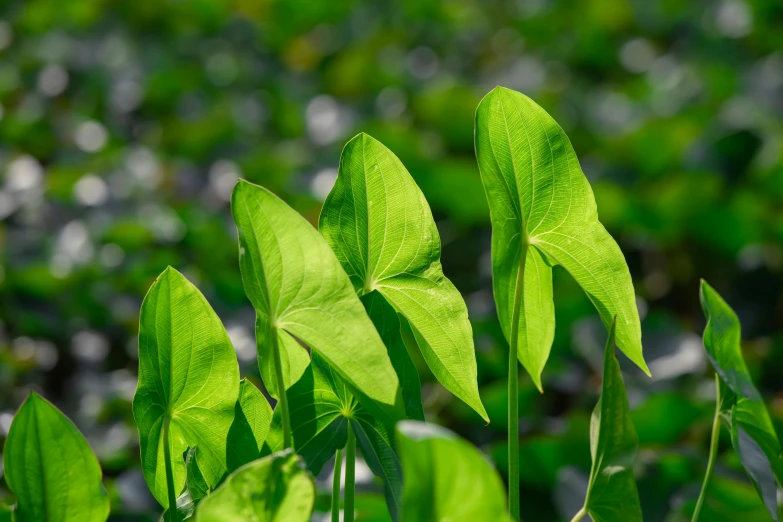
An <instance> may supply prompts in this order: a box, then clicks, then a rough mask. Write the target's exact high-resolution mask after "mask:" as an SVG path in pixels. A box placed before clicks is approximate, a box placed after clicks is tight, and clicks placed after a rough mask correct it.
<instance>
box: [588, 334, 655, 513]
mask: <svg viewBox="0 0 783 522" xmlns="http://www.w3.org/2000/svg"><path fill="white" fill-rule="evenodd" d="M614 346H615V324H614V322H612V324H611V325H610V327H609V339H608V341H607V342H606V350H605V351H604V382H603V386H602V388H601V398H600V399H599V400H598V404H597V405H596V407H595V410H593V417H592V419H591V422H590V452H591V454H592V457H593V467H592V469H591V470H590V482H589V483H588V486H587V496H586V497H585V505H584V509H585V511H586V512H587V513H588V514H589V515H590V516H591V517H592V519H593V521H594V522H616V521H618V520H622V521H623V522H641V521H642V510H641V506H640V504H639V492H638V491H637V489H636V482H634V478H633V463H634V458H635V457H636V450H637V448H638V446H639V440H638V438H637V437H636V431H635V430H634V427H633V421H632V420H631V411H630V408H629V407H628V396H627V395H626V393H625V386H624V385H623V376H622V374H621V373H620V364H619V363H618V361H617V358H616V357H615V354H614Z"/></svg>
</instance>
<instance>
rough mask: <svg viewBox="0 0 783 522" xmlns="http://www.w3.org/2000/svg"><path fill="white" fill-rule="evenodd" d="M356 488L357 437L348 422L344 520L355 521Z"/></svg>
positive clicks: (346, 521)
mask: <svg viewBox="0 0 783 522" xmlns="http://www.w3.org/2000/svg"><path fill="white" fill-rule="evenodd" d="M355 488H356V437H355V436H354V434H353V427H352V426H351V423H350V421H349V422H348V443H347V444H346V445H345V500H344V501H343V521H344V522H353V518H354V511H355V510H354V494H355V491H354V490H355Z"/></svg>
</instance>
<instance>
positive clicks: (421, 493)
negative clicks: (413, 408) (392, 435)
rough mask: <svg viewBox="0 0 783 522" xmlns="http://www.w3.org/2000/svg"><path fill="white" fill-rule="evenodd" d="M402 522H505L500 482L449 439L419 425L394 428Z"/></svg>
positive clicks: (465, 446)
mask: <svg viewBox="0 0 783 522" xmlns="http://www.w3.org/2000/svg"><path fill="white" fill-rule="evenodd" d="M397 449H398V451H399V453H400V458H401V460H402V469H403V476H404V478H405V481H404V484H403V493H402V517H401V520H404V521H405V522H441V521H446V520H448V521H449V522H473V521H476V520H492V521H498V522H505V521H509V520H510V518H509V516H508V513H507V509H508V507H507V503H506V494H505V488H504V486H503V482H502V481H501V479H500V476H499V475H498V473H497V471H496V470H495V469H494V468H493V467H492V465H491V464H490V463H489V461H488V460H487V458H486V457H485V456H484V455H482V454H481V453H480V452H479V451H478V450H477V449H476V448H474V447H473V446H471V445H470V444H469V443H468V442H466V441H464V440H462V439H460V438H459V437H457V436H456V435H455V434H454V433H452V432H450V431H448V430H446V429H445V428H441V427H439V426H435V425H432V424H425V423H423V422H418V421H402V422H400V423H398V424H397Z"/></svg>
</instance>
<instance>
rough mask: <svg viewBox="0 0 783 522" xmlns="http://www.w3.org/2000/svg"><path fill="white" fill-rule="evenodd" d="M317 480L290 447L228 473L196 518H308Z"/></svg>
mask: <svg viewBox="0 0 783 522" xmlns="http://www.w3.org/2000/svg"><path fill="white" fill-rule="evenodd" d="M314 501H315V484H314V483H313V479H312V478H311V477H310V476H309V475H308V473H307V471H305V469H304V467H303V466H302V465H301V460H300V458H299V457H298V456H297V455H295V454H293V453H291V452H290V451H285V452H280V453H274V454H272V455H269V456H267V457H264V458H262V459H259V460H256V461H254V462H251V463H250V464H247V465H245V466H243V467H241V468H239V469H238V470H236V471H235V472H234V473H232V474H231V475H229V477H228V478H227V479H226V481H225V482H224V483H223V484H222V485H221V486H220V487H219V488H218V489H216V490H215V492H214V493H212V494H211V495H209V496H208V497H206V498H205V499H204V500H202V501H201V503H200V504H199V505H198V508H197V509H196V517H195V520H196V522H226V521H228V520H237V521H239V520H241V521H243V522H307V521H308V520H310V514H311V513H312V511H313V503H314Z"/></svg>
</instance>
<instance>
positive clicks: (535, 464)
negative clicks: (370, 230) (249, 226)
mask: <svg viewBox="0 0 783 522" xmlns="http://www.w3.org/2000/svg"><path fill="white" fill-rule="evenodd" d="M497 84H500V85H504V86H506V87H509V88H512V89H516V90H519V91H522V92H524V93H526V94H527V95H529V96H531V97H532V98H534V99H535V100H536V101H537V102H538V103H539V104H540V105H542V106H543V107H544V108H545V109H546V110H548V111H549V112H550V113H551V114H552V115H553V116H554V117H555V119H556V120H557V121H558V122H559V123H560V124H561V125H562V126H563V128H564V129H565V130H566V132H567V133H568V135H569V137H570V138H571V140H572V142H573V144H574V147H575V149H576V151H577V154H578V155H579V157H580V160H581V163H582V167H583V170H584V171H585V174H586V175H587V177H588V178H589V179H590V181H591V183H592V185H593V189H594V191H595V195H596V199H597V202H598V208H599V214H600V217H601V220H602V221H603V222H604V224H605V225H606V226H607V228H608V229H609V230H610V232H611V233H612V234H613V235H614V237H615V238H616V239H617V240H618V242H619V243H620V245H621V247H622V249H623V251H624V252H625V256H626V259H627V260H628V264H629V266H630V269H631V273H632V275H633V278H634V284H635V287H636V292H637V295H638V305H639V311H640V313H641V315H642V318H643V321H642V327H643V341H644V347H645V354H646V357H647V359H648V362H649V365H650V369H651V370H652V373H653V380H652V381H650V380H649V379H647V378H646V377H644V376H643V375H641V373H640V372H639V371H637V370H635V369H634V368H633V367H632V366H631V365H625V366H624V367H625V369H627V371H628V373H626V374H625V379H626V384H627V386H628V393H629V396H630V402H631V406H632V408H633V410H634V416H635V421H636V428H637V430H638V432H639V438H640V441H641V447H640V452H639V456H638V459H637V470H636V471H637V477H638V481H639V489H640V495H641V499H642V502H643V508H644V512H645V519H646V520H648V521H667V522H674V521H678V520H685V519H686V518H684V517H687V516H688V514H689V513H690V510H692V508H693V504H694V502H695V498H696V496H697V494H698V490H699V486H700V482H701V479H702V476H703V472H704V468H705V465H706V449H707V445H708V438H709V429H710V422H711V415H712V411H713V397H714V390H713V381H712V378H711V371H710V370H708V369H707V365H706V361H705V357H704V354H703V348H702V346H701V340H700V334H701V330H702V328H703V326H704V320H703V317H702V314H701V309H700V307H699V302H698V281H699V278H700V277H703V278H705V279H707V280H708V281H709V282H710V283H711V284H712V285H713V286H714V287H715V288H716V289H717V290H718V291H720V292H721V293H723V295H724V297H725V298H726V299H727V300H728V301H729V303H730V304H731V305H732V306H733V307H734V308H735V309H736V310H737V312H738V314H739V315H740V318H741V320H742V324H743V339H744V344H743V348H744V351H745V355H746V357H747V360H748V364H749V366H750V368H751V372H752V373H753V374H754V376H755V377H756V380H757V382H758V384H759V386H760V388H761V389H762V391H763V393H764V395H765V397H766V398H767V399H768V404H769V407H770V409H771V412H772V415H773V417H774V419H775V421H776V422H777V423H778V426H779V427H780V428H783V385H781V382H783V248H782V245H783V119H781V116H783V3H781V2H780V0H758V1H754V2H750V1H745V0H721V1H719V0H715V1H707V0H698V1H682V0H582V1H578V2H577V1H575V0H574V1H565V0H562V1H555V0H516V1H504V2H503V1H495V0H453V1H436V0H397V1H395V2H373V3H362V2H358V1H343V0H332V1H330V2H317V1H314V0H266V1H265V0H232V1H223V0H191V1H186V0H161V1H157V2H140V1H134V2H131V1H126V0H113V1H110V0H71V1H67V2H63V1H61V0H22V1H13V0H10V1H9V0H6V1H5V2H3V3H2V7H0V359H1V364H0V436H2V435H4V434H5V433H6V432H7V430H8V427H9V425H10V422H11V419H12V416H13V412H14V411H15V410H16V408H17V407H18V406H19V404H20V403H21V401H22V400H23V399H24V398H25V396H26V394H27V393H28V392H29V390H30V389H37V390H40V391H42V392H43V393H44V395H45V396H46V397H47V398H49V399H51V400H52V401H53V402H54V403H55V404H57V405H58V406H59V407H61V408H62V409H63V410H64V411H65V412H66V413H67V414H68V415H70V416H71V417H72V418H73V419H74V421H75V422H76V424H77V425H78V426H79V428H80V429H81V430H82V431H83V432H84V433H85V435H86V436H87V438H88V439H89V440H90V442H91V444H92V447H93V448H94V450H95V451H96V453H97V454H98V457H99V459H100V460H101V463H102V465H103V468H104V470H105V475H106V479H105V482H106V485H107V489H108V490H109V491H110V493H111V495H112V511H113V515H112V520H116V521H120V520H128V521H130V520H154V514H155V513H156V510H157V506H156V504H155V502H154V500H152V498H151V496H150V495H149V494H148V493H147V490H146V486H145V484H144V480H143V478H142V475H141V472H140V470H139V451H138V436H137V433H136V429H135V426H134V424H133V419H132V416H131V408H130V401H131V399H132V396H133V393H134V390H135V386H136V370H137V364H138V363H137V360H136V357H137V344H136V343H137V339H136V335H137V328H138V310H139V307H140V305H141V300H142V298H143V296H144V294H145V292H146V290H147V288H148V287H149V285H150V284H151V283H152V281H153V279H154V278H155V277H156V276H157V274H158V273H160V272H161V271H162V270H163V269H164V268H165V267H166V266H167V265H172V266H174V267H176V268H178V269H180V270H181V271H183V272H184V273H185V274H186V275H187V276H188V277H189V278H190V279H191V280H192V281H193V282H194V283H196V284H197V285H198V287H199V288H200V289H201V290H202V291H203V292H204V294H205V295H206V296H207V298H208V299H209V301H210V302H211V304H212V305H213V307H214V308H215V309H216V311H217V312H218V314H219V315H220V317H221V319H222V320H223V322H224V324H225V325H226V328H227V329H228V331H229V334H230V336H231V338H232V340H233V341H234V346H235V348H236V350H237V354H238V356H239V360H240V364H241V366H242V369H243V373H244V374H245V375H247V376H249V377H250V378H251V379H252V380H254V382H256V383H257V384H259V385H260V381H259V379H258V370H257V367H256V363H255V346H254V339H253V312H252V309H251V307H250V303H249V302H248V301H247V299H246V298H245V296H244V293H243V291H242V285H241V281H240V275H239V266H238V261H237V242H236V231H235V228H234V225H233V222H232V220H231V217H230V214H229V208H228V199H229V195H230V192H231V189H232V187H233V184H234V183H235V181H236V179H237V178H238V177H242V178H246V179H248V180H250V181H253V182H255V183H259V184H262V185H264V186H266V187H268V188H269V189H271V190H273V191H274V192H275V193H277V194H278V195H280V196H281V197H283V198H284V199H285V200H286V201H287V202H288V203H289V204H291V205H292V206H293V207H294V208H296V209H297V210H298V211H300V212H301V213H302V214H304V215H305V216H306V217H307V218H308V219H309V220H310V221H311V222H313V223H315V222H316V220H317V216H318V213H319V211H320V208H321V204H322V201H323V199H324V198H325V196H326V194H327V193H328V191H329V189H330V188H331V185H332V183H333V181H334V178H335V175H336V173H337V170H336V168H337V164H338V160H339V154H340V150H341V147H342V145H343V144H344V143H345V142H346V141H347V140H348V139H349V138H350V137H351V136H353V135H354V134H355V133H357V132H359V131H365V132H368V133H370V134H371V135H373V136H375V137H376V138H378V139H380V140H381V141H382V142H383V143H385V144H386V145H387V146H388V147H389V148H391V150H392V151H394V152H395V153H396V154H397V155H398V156H399V157H400V159H401V160H402V161H403V162H404V163H405V165H406V166H407V168H408V169H409V170H410V172H411V174H412V175H413V176H414V178H415V179H416V181H417V182H418V184H419V186H420V187H421V189H422V190H423V191H424V193H425V195H426V196H427V199H428V200H429V202H430V205H431V206H432V209H433V213H434V215H435V218H436V221H437V224H438V228H439V230H440V234H441V238H442V241H443V265H444V270H445V273H446V275H447V276H448V277H449V278H451V279H452V280H453V281H454V283H455V284H456V285H457V287H458V288H459V289H460V290H461V291H462V292H463V294H464V297H465V300H466V301H467V303H468V307H469V310H470V315H471V318H472V321H473V328H474V332H475V339H476V352H477V353H476V356H477V359H478V366H479V381H480V387H481V393H482V397H483V400H484V402H485V405H486V407H487V410H488V411H489V414H490V417H491V418H492V423H491V424H490V425H489V426H484V425H483V422H482V421H481V420H480V418H479V417H478V416H477V415H476V414H474V413H472V412H471V411H470V410H469V409H468V408H467V407H466V406H464V405H463V404H460V403H458V402H457V401H456V399H454V398H453V397H451V396H450V395H449V394H448V393H446V392H445V391H444V389H443V388H442V387H441V386H440V385H439V384H438V383H437V382H436V381H434V379H433V377H432V375H431V374H430V373H429V370H427V368H426V365H424V364H423V363H422V361H418V362H419V363H420V370H421V375H422V380H423V381H424V383H425V385H424V395H425V403H426V404H425V407H426V412H427V417H428V419H429V420H431V421H434V422H437V423H439V424H442V425H445V426H448V427H449V428H451V429H453V430H455V431H456V432H458V433H460V434H461V435H463V436H465V437H467V438H468V439H470V440H471V441H472V442H473V443H475V444H476V445H478V446H479V447H481V448H482V449H483V450H485V451H486V452H487V454H488V455H490V456H491V458H492V459H493V460H494V461H495V463H496V465H497V467H498V469H499V470H500V471H501V473H505V469H506V462H505V461H506V454H505V444H506V439H505V430H506V418H505V415H506V413H505V407H506V401H507V396H506V383H505V374H506V361H507V359H506V357H507V347H506V344H505V342H504V341H503V338H502V334H501V333H500V329H499V326H498V324H497V321H496V318H495V314H494V304H493V301H492V294H491V273H490V262H489V246H490V231H489V220H488V210H487V205H486V202H485V199H484V193H483V189H482V186H481V182H480V179H479V174H478V169H477V166H476V161H475V158H474V153H473V116H474V110H475V108H476V106H477V104H478V102H479V100H480V98H481V97H482V96H483V95H484V94H485V93H486V92H488V91H489V90H490V89H491V88H492V87H494V86H495V85H497ZM554 284H555V298H556V310H557V329H556V337H555V346H554V348H553V352H552V356H551V359H550V363H549V365H548V366H547V369H546V371H545V373H544V387H545V390H546V393H545V394H544V395H539V394H538V393H537V392H536V390H535V389H534V387H533V385H532V383H531V382H530V380H529V378H527V377H522V378H521V385H520V388H521V390H520V409H521V416H522V418H521V434H522V441H521V446H522V447H521V470H522V484H523V489H524V490H523V492H522V506H523V508H522V509H523V517H525V519H526V520H530V521H535V522H539V521H541V522H548V521H557V520H562V519H563V518H564V517H565V516H567V515H570V514H573V512H574V511H576V509H577V508H578V506H580V505H581V499H580V495H583V493H582V492H583V491H584V488H585V485H586V479H587V473H588V472H589V465H590V454H589V443H588V441H589V434H588V424H589V415H590V411H591V410H592V408H593V406H594V404H595V401H596V399H597V394H598V391H599V386H600V364H601V350H602V347H603V343H604V341H605V333H604V331H603V329H602V327H601V325H600V322H599V320H598V318H597V314H596V313H595V311H594V309H593V308H592V305H591V303H590V302H589V300H588V299H587V297H586V296H585V295H584V294H583V293H582V292H581V290H580V289H579V288H578V286H577V285H576V284H575V283H574V282H573V281H572V280H571V279H570V277H569V276H568V274H567V273H565V272H564V271H563V270H561V269H556V271H555V282H554ZM625 362H627V361H625ZM521 373H523V372H521ZM729 446H730V444H729V441H728V436H726V437H724V438H723V439H722V446H721V449H722V451H721V456H720V459H719V463H718V467H717V475H718V477H719V479H718V480H716V482H715V485H714V487H713V494H712V495H711V497H710V501H709V503H708V506H707V507H706V509H705V513H704V516H703V520H705V521H709V520H713V521H726V520H729V521H732V520H741V521H742V522H754V521H756V520H758V521H767V520H769V517H768V515H766V514H765V511H764V508H763V506H762V504H761V502H760V501H759V500H758V499H757V498H756V495H755V493H754V491H753V489H752V487H751V486H750V485H749V482H748V481H747V480H746V478H745V476H744V474H743V472H742V471H741V466H740V465H739V463H738V461H737V459H736V457H735V456H734V455H733V452H731V451H723V450H727V449H728V447H729ZM326 468H327V469H329V466H327V467H326ZM358 476H359V479H360V489H361V491H363V492H365V493H363V494H362V496H361V498H360V500H359V506H360V508H361V510H362V513H361V515H360V520H364V521H365V522H367V521H371V520H373V521H374V520H378V521H380V520H384V518H383V517H380V516H378V515H375V514H373V513H376V512H377V509H376V508H377V507H378V506H380V507H382V501H380V498H381V497H380V496H379V495H378V493H379V491H380V490H379V488H378V485H377V484H376V483H375V482H374V481H373V480H372V478H371V477H370V476H369V472H368V471H367V470H366V468H362V469H360V470H359V473H358ZM326 480H328V475H324V476H322V477H321V487H322V489H323V491H324V492H325V493H328V485H327V484H326V482H325V481H326ZM2 495H4V496H5V497H6V498H7V497H8V493H7V491H6V492H5V493H3V494H2ZM325 500H326V498H324V499H322V502H321V508H324V509H325V508H328V503H327V502H325ZM321 516H322V515H320V514H316V515H315V516H314V520H322V519H323V520H327V519H325V518H318V517H321Z"/></svg>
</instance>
